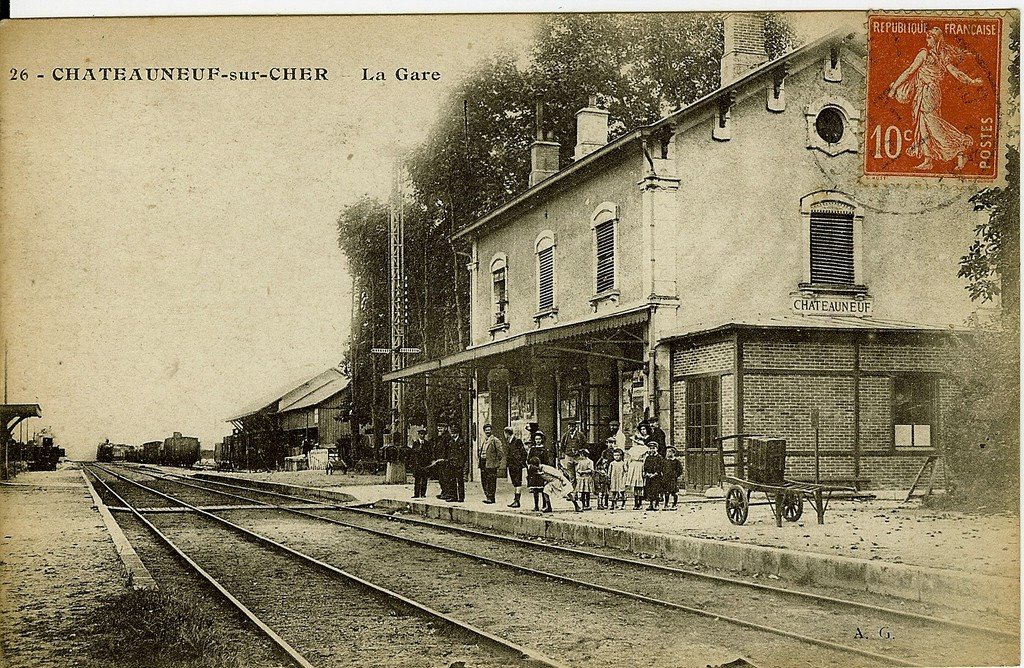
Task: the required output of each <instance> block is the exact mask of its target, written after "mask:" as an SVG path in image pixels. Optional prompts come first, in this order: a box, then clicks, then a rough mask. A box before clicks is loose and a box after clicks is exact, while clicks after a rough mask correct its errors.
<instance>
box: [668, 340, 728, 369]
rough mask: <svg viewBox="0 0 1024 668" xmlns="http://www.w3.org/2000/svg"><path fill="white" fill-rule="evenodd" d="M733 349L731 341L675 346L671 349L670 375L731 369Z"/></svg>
mask: <svg viewBox="0 0 1024 668" xmlns="http://www.w3.org/2000/svg"><path fill="white" fill-rule="evenodd" d="M734 350H735V346H734V345H733V342H732V341H720V342H718V343H709V344H707V345H703V346H693V347H683V346H676V347H675V348H673V350H672V375H673V376H684V375H694V374H701V373H721V372H723V371H732V367H733V359H734Z"/></svg>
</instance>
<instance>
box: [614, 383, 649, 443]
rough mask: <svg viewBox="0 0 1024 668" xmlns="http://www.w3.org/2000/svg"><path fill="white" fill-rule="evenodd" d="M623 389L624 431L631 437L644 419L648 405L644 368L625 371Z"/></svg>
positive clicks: (621, 403) (621, 402)
mask: <svg viewBox="0 0 1024 668" xmlns="http://www.w3.org/2000/svg"><path fill="white" fill-rule="evenodd" d="M619 387H620V389H621V395H622V398H621V401H620V406H621V415H622V432H623V433H624V434H625V435H626V438H629V437H631V436H632V435H633V432H634V431H636V426H637V425H638V424H639V423H640V422H642V421H643V419H644V409H645V408H646V407H647V374H646V373H645V372H644V371H643V370H639V371H623V372H622V382H621V383H620V385H619Z"/></svg>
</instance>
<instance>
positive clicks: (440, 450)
mask: <svg viewBox="0 0 1024 668" xmlns="http://www.w3.org/2000/svg"><path fill="white" fill-rule="evenodd" d="M409 449H410V452H409V456H408V458H407V462H408V464H409V468H410V469H411V470H412V475H413V492H412V498H414V499H423V498H426V496H427V482H428V481H429V480H430V479H431V478H436V479H437V481H438V483H439V484H440V487H441V493H440V494H438V495H437V498H439V499H444V500H445V501H450V502H454V503H461V502H463V501H465V500H466V462H467V461H469V442H468V441H467V440H466V439H465V438H463V437H462V432H461V430H460V429H459V426H458V425H457V424H452V425H451V426H449V425H448V424H446V423H444V422H438V423H437V434H436V435H435V436H434V438H432V439H429V440H428V439H427V430H426V428H424V427H420V428H419V430H418V431H417V433H416V437H415V438H414V439H413V440H412V442H411V443H410V444H409Z"/></svg>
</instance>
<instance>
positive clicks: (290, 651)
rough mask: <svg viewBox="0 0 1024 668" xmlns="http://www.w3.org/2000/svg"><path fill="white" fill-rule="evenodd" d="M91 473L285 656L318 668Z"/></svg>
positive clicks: (303, 665) (307, 667)
mask: <svg viewBox="0 0 1024 668" xmlns="http://www.w3.org/2000/svg"><path fill="white" fill-rule="evenodd" d="M90 473H92V475H93V477H94V478H96V481H97V482H99V483H100V484H101V485H103V487H105V488H106V490H107V492H109V493H110V494H111V496H113V497H114V498H115V499H117V500H118V502H119V503H120V504H121V505H122V506H124V507H125V508H127V509H128V510H130V511H131V512H132V514H134V515H135V517H136V518H137V519H138V520H139V521H140V522H142V524H143V525H144V526H145V527H146V528H147V529H149V530H150V531H151V532H153V534H154V535H156V536H157V537H158V538H159V539H160V540H162V541H163V542H164V543H165V544H166V545H167V547H169V548H171V550H173V551H174V553H175V554H176V555H178V557H179V558H180V559H181V560H182V561H184V562H185V563H186V564H188V565H189V566H190V567H191V568H192V570H194V571H195V572H196V573H198V574H199V575H200V576H202V577H203V578H204V579H205V580H206V581H207V582H208V583H209V584H210V585H212V586H213V588H214V589H216V590H217V591H218V592H219V593H220V594H221V596H223V597H224V598H225V599H227V600H228V602H229V603H231V605H233V606H234V607H235V608H236V609H237V610H238V611H239V612H241V613H242V614H243V615H244V616H245V618H246V619H248V620H249V621H250V622H252V624H253V625H255V626H256V628H257V629H259V630H260V631H261V632H262V633H263V635H265V636H266V637H267V638H269V639H270V641H271V642H273V643H274V644H275V645H277V647H278V648H280V649H281V650H282V651H283V652H284V653H285V654H287V655H288V658H290V659H291V660H292V661H293V662H294V663H295V664H296V665H298V666H301V667H302V668H316V667H315V666H314V665H313V664H312V663H310V662H309V660H307V659H306V657H304V656H302V654H301V653H300V652H299V651H298V650H297V649H295V648H294V647H292V646H291V645H290V644H288V641H287V640H285V639H284V638H282V637H281V636H279V635H278V634H277V633H276V632H275V631H274V630H273V629H272V628H270V627H269V626H267V624H266V623H265V622H264V621H263V620H262V619H260V618H259V617H258V616H257V615H256V613H254V612H253V611H252V610H250V609H249V608H248V607H246V605H245V604H244V603H242V602H241V601H239V600H238V599H237V598H235V597H234V595H233V594H232V593H231V592H230V591H228V590H227V589H226V588H225V587H224V585H222V584H221V583H220V582H218V581H217V579H216V578H214V577H213V576H212V575H210V574H209V573H207V572H206V571H205V570H204V569H203V567H202V566H200V565H199V564H197V563H196V562H195V561H193V560H192V558H191V557H190V556H188V555H187V554H185V552H184V551H183V550H182V549H181V548H180V547H178V546H177V545H175V544H174V541H172V540H171V539H170V538H168V537H167V535H166V534H164V533H163V532H162V531H160V529H158V528H156V526H154V525H153V523H152V522H150V521H149V520H148V519H146V518H145V516H143V514H142V513H140V512H139V511H138V510H137V509H136V508H135V507H134V506H132V505H130V504H129V503H128V502H127V501H126V500H125V499H124V498H123V497H122V496H121V495H120V494H118V493H117V492H115V491H114V490H113V489H112V488H111V487H110V485H108V484H107V482H106V481H105V480H103V479H102V478H100V477H99V476H98V475H96V473H95V471H91V470H90Z"/></svg>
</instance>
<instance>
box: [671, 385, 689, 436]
mask: <svg viewBox="0 0 1024 668" xmlns="http://www.w3.org/2000/svg"><path fill="white" fill-rule="evenodd" d="M672 444H673V445H674V446H675V447H677V448H685V447H686V380H685V379H682V378H680V379H679V380H677V381H675V382H673V383H672Z"/></svg>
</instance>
